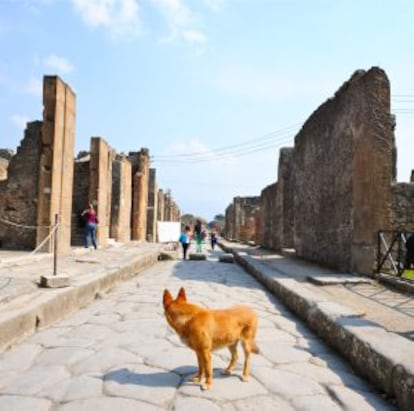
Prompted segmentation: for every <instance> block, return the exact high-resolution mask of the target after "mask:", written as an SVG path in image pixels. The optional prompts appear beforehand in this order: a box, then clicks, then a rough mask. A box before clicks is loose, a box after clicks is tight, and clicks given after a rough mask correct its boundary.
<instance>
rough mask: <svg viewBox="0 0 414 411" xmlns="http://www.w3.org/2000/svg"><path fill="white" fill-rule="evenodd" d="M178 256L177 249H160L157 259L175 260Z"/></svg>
mask: <svg viewBox="0 0 414 411" xmlns="http://www.w3.org/2000/svg"><path fill="white" fill-rule="evenodd" d="M177 258H178V253H177V251H161V252H160V255H159V256H158V261H165V260H176V259H177Z"/></svg>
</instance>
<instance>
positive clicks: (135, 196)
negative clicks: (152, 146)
mask: <svg viewBox="0 0 414 411" xmlns="http://www.w3.org/2000/svg"><path fill="white" fill-rule="evenodd" d="M128 158H129V160H130V161H131V164H132V223H131V226H132V239H133V240H137V241H145V240H146V231H147V205H148V179H149V165H150V159H149V151H148V149H147V148H142V149H141V151H139V152H132V153H129V156H128Z"/></svg>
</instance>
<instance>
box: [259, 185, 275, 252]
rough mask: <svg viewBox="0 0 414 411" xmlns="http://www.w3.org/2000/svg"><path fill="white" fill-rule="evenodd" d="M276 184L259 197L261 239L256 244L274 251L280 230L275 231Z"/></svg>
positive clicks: (265, 189)
mask: <svg viewBox="0 0 414 411" xmlns="http://www.w3.org/2000/svg"><path fill="white" fill-rule="evenodd" d="M277 188H278V183H274V184H271V185H268V186H267V187H266V188H264V189H263V190H262V192H261V195H260V214H261V233H262V235H261V238H260V239H258V242H257V244H260V245H262V246H263V247H266V248H270V249H276V247H277V244H278V243H279V242H280V240H279V239H278V238H277V235H278V233H280V230H277V224H278V223H279V221H278V220H277V218H276V213H277V207H276V196H277Z"/></svg>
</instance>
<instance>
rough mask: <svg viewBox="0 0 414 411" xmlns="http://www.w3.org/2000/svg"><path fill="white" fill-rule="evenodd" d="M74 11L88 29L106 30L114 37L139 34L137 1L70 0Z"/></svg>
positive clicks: (139, 23)
mask: <svg viewBox="0 0 414 411" xmlns="http://www.w3.org/2000/svg"><path fill="white" fill-rule="evenodd" d="M72 3H73V5H74V7H75V10H76V11H77V12H78V13H79V14H80V15H81V17H82V20H83V21H84V23H85V24H86V25H88V26H90V27H93V28H98V27H103V28H105V29H108V30H109V32H110V33H111V35H113V36H115V37H124V36H137V35H138V34H140V32H141V21H140V9H139V4H138V0H72Z"/></svg>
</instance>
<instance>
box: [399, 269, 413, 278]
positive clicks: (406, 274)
mask: <svg viewBox="0 0 414 411" xmlns="http://www.w3.org/2000/svg"><path fill="white" fill-rule="evenodd" d="M401 277H402V278H409V279H410V280H414V270H404V272H403V273H402V276H401Z"/></svg>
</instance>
